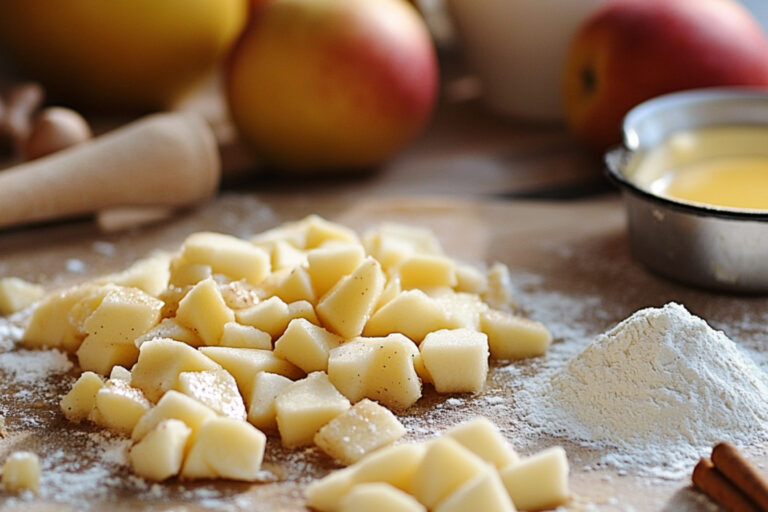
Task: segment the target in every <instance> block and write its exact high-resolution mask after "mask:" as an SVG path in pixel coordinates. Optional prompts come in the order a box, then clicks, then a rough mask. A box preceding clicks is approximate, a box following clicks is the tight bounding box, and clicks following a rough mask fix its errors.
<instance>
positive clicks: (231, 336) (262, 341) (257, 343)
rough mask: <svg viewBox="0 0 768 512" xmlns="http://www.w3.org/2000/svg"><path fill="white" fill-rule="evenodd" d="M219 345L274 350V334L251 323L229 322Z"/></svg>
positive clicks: (225, 325)
mask: <svg viewBox="0 0 768 512" xmlns="http://www.w3.org/2000/svg"><path fill="white" fill-rule="evenodd" d="M219 345H220V346H222V347H232V348H260V349H262V350H272V336H270V334H269V333H268V332H264V331H261V330H259V329H257V328H255V327H253V326H250V325H242V324H239V323H237V322H227V323H226V324H224V333H223V334H222V335H221V340H220V341H219Z"/></svg>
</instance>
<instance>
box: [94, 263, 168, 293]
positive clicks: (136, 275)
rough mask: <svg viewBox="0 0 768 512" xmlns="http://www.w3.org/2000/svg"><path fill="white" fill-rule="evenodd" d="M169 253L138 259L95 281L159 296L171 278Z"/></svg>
mask: <svg viewBox="0 0 768 512" xmlns="http://www.w3.org/2000/svg"><path fill="white" fill-rule="evenodd" d="M170 261H171V257H170V255H169V254H163V253H160V254H156V255H154V256H150V257H148V258H144V259H141V260H138V261H137V262H135V263H134V264H132V265H131V266H130V267H128V268H127V269H125V270H123V271H122V272H119V273H117V274H109V275H106V276H103V277H101V278H99V279H97V280H96V281H95V283H97V284H114V285H118V286H123V287H128V288H138V289H139V290H141V291H143V292H145V293H147V294H149V295H151V296H153V297H157V296H158V295H159V294H160V292H162V291H163V290H164V289H165V288H166V287H167V286H168V280H169V278H170Z"/></svg>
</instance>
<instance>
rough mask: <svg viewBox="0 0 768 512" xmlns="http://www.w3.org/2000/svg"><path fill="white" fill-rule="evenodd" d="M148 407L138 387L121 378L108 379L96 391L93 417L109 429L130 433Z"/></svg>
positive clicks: (147, 402)
mask: <svg viewBox="0 0 768 512" xmlns="http://www.w3.org/2000/svg"><path fill="white" fill-rule="evenodd" d="M150 407H151V404H150V403H149V400H147V399H146V398H145V397H144V394H143V393H142V392H141V390H140V389H136V388H133V387H131V385H130V384H129V383H128V382H126V381H123V380H108V381H107V382H106V383H105V384H104V386H103V387H102V388H101V389H99V390H98V391H97V392H96V407H95V408H94V411H95V416H93V419H94V420H95V421H96V422H97V423H98V424H100V425H102V426H104V427H106V428H108V429H110V430H114V431H115V432H121V433H124V434H130V433H131V431H132V430H133V428H134V427H135V426H136V424H137V423H138V422H139V419H141V417H142V416H144V414H145V413H146V412H147V411H148V410H149V409H150Z"/></svg>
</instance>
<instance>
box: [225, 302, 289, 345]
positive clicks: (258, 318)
mask: <svg viewBox="0 0 768 512" xmlns="http://www.w3.org/2000/svg"><path fill="white" fill-rule="evenodd" d="M235 316H236V318H237V321H238V322H239V323H241V324H243V325H250V326H252V327H255V328H257V329H259V330H261V331H264V332H268V333H269V335H270V336H272V339H277V337H279V336H280V335H281V334H282V333H283V331H285V328H286V327H287V326H288V321H289V320H290V316H289V312H288V304H286V303H285V302H284V301H283V300H282V299H280V297H270V298H268V299H267V300H264V301H262V302H259V303H258V304H256V305H254V306H251V307H249V308H246V309H243V310H240V311H237V312H236V313H235Z"/></svg>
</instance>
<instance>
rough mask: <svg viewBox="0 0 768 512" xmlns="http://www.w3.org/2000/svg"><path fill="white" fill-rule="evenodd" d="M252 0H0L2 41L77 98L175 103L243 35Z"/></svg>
mask: <svg viewBox="0 0 768 512" xmlns="http://www.w3.org/2000/svg"><path fill="white" fill-rule="evenodd" d="M247 8H248V0H100V1H97V0H67V1H62V0H0V43H2V45H3V47H4V49H5V50H7V51H8V52H9V53H10V55H11V57H12V58H13V60H14V61H15V62H17V63H18V65H19V66H20V67H21V69H22V70H23V71H25V72H26V73H28V74H29V76H30V77H31V78H35V79H38V80H40V81H42V82H43V83H44V85H45V86H46V87H47V88H48V89H49V90H50V91H51V92H52V93H53V94H58V95H59V96H60V97H61V98H63V99H65V100H67V101H70V102H74V103H75V104H76V105H87V106H93V105H96V106H100V107H108V108H110V109H112V110H115V109H141V110H152V109H158V108H165V107H169V106H171V105H172V104H173V103H174V102H175V101H176V100H178V99H180V97H181V96H182V95H183V94H184V93H185V92H187V91H188V90H189V89H190V88H191V87H193V86H194V85H195V84H196V82H197V81H199V80H200V79H201V78H203V77H205V76H207V75H208V74H209V73H210V71H211V70H212V69H213V68H214V66H215V65H216V64H217V63H218V62H219V61H220V58H221V57H222V55H223V54H224V53H225V52H226V51H227V49H228V48H229V46H230V44H231V43H232V41H233V40H234V38H236V37H237V35H238V34H239V32H240V30H241V29H242V26H243V24H244V23H245V20H246V15H247Z"/></svg>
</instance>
